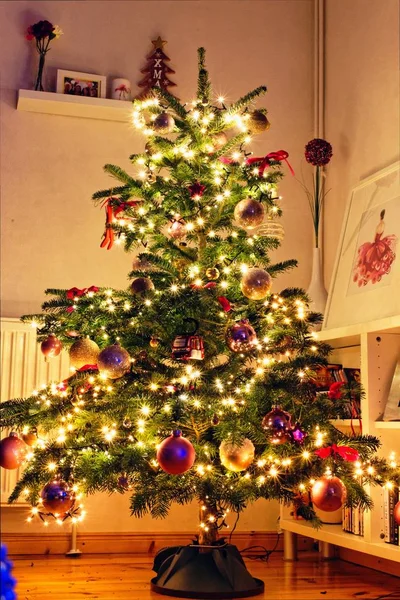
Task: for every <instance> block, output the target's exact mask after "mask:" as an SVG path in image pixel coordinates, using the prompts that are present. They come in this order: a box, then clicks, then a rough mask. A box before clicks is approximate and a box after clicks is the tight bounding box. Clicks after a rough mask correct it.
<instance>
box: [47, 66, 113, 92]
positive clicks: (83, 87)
mask: <svg viewBox="0 0 400 600" xmlns="http://www.w3.org/2000/svg"><path fill="white" fill-rule="evenodd" d="M57 94H68V95H69V96H86V97H88V98H105V97H106V77H104V76H103V75H93V74H92V73H80V72H78V71H65V70H64V69H58V70H57Z"/></svg>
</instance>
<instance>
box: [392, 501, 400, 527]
mask: <svg viewBox="0 0 400 600" xmlns="http://www.w3.org/2000/svg"><path fill="white" fill-rule="evenodd" d="M393 517H394V520H395V523H397V525H400V501H399V502H398V503H397V504H396V506H395V507H394V509H393Z"/></svg>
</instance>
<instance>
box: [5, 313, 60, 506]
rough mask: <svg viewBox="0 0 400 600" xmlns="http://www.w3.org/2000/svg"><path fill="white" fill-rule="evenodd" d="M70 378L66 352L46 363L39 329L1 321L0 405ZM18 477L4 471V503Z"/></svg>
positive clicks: (6, 320) (12, 320) (14, 321)
mask: <svg viewBox="0 0 400 600" xmlns="http://www.w3.org/2000/svg"><path fill="white" fill-rule="evenodd" d="M68 375H69V356H68V354H67V353H66V352H61V354H60V356H58V357H56V358H52V359H50V360H48V361H47V362H46V361H45V359H44V356H43V354H42V353H41V351H40V345H39V344H37V342H36V329H34V328H32V327H31V326H29V325H26V324H24V323H21V322H20V321H19V320H18V319H10V318H2V319H1V396H0V400H1V402H4V401H5V400H9V399H11V398H23V397H25V396H30V394H31V393H32V391H33V390H35V389H40V387H41V386H42V385H46V384H47V383H48V382H50V381H57V382H59V381H61V380H62V379H65V378H66V377H68ZM3 435H4V432H3ZM18 477H19V469H16V470H12V471H10V470H6V469H1V504H4V503H6V502H7V498H8V496H9V495H10V493H11V492H12V490H13V488H14V485H15V483H16V481H17V480H18ZM20 502H22V501H20Z"/></svg>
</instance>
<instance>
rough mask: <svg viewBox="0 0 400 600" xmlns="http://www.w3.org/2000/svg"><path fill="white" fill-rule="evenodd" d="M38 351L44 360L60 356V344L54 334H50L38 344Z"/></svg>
mask: <svg viewBox="0 0 400 600" xmlns="http://www.w3.org/2000/svg"><path fill="white" fill-rule="evenodd" d="M40 349H41V351H42V354H44V356H45V357H46V358H53V357H55V356H58V355H59V354H60V352H61V349H62V343H61V342H60V340H59V339H57V338H56V336H55V335H54V333H51V334H50V335H49V337H48V338H46V339H45V340H43V342H42V343H41V344H40Z"/></svg>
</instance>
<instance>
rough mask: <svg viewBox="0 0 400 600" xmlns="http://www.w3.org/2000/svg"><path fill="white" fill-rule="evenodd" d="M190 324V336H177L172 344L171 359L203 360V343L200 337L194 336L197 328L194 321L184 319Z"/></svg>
mask: <svg viewBox="0 0 400 600" xmlns="http://www.w3.org/2000/svg"><path fill="white" fill-rule="evenodd" d="M185 321H187V322H192V323H193V325H194V331H193V332H192V333H190V334H183V335H177V336H176V338H175V339H174V342H173V344H172V358H174V359H175V360H203V359H204V341H203V338H202V336H201V335H196V334H197V330H198V327H199V324H198V322H197V321H196V320H195V319H185Z"/></svg>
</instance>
